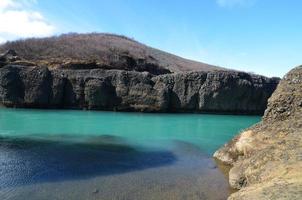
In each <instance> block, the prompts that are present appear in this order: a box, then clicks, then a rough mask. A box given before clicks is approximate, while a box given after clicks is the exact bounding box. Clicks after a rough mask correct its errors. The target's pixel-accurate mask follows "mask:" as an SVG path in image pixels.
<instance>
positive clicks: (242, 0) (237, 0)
mask: <svg viewBox="0 0 302 200" xmlns="http://www.w3.org/2000/svg"><path fill="white" fill-rule="evenodd" d="M216 3H217V4H218V5H219V6H220V7H227V8H232V7H238V6H240V7H248V6H252V5H253V4H254V3H255V0H216Z"/></svg>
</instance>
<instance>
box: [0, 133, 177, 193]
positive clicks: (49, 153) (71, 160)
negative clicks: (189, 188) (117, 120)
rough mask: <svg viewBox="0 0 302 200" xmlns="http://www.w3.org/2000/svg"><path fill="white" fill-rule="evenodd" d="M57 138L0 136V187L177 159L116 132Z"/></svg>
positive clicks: (122, 170) (109, 172)
mask: <svg viewBox="0 0 302 200" xmlns="http://www.w3.org/2000/svg"><path fill="white" fill-rule="evenodd" d="M59 139H60V138H55V139H54V138H52V139H47V140H46V139H43V138H5V137H0V177H1V178H0V189H1V188H4V187H10V186H22V185H27V184H34V183H43V182H55V181H65V180H74V179H87V178H92V177H95V176H106V175H112V174H119V173H125V172H130V171H137V170H143V169H147V168H153V167H160V166H165V165H170V164H173V163H174V162H175V161H176V157H175V155H174V154H173V153H172V152H169V151H147V150H142V149H138V148H135V147H134V146H131V145H129V144H127V143H126V142H125V141H123V138H119V137H115V136H101V137H93V138H90V139H88V140H85V142H83V141H82V142H79V141H78V142H66V141H65V142H60V140H59Z"/></svg>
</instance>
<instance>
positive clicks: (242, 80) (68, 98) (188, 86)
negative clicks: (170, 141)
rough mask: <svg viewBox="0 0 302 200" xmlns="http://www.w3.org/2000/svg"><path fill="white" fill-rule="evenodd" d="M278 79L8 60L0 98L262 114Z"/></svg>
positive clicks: (0, 76) (20, 103) (41, 104)
mask: <svg viewBox="0 0 302 200" xmlns="http://www.w3.org/2000/svg"><path fill="white" fill-rule="evenodd" d="M278 81H279V80H278V79H274V78H272V79H269V78H266V77H262V76H256V75H250V74H247V73H242V72H233V71H214V72H181V73H173V74H164V75H158V76H156V75H152V74H150V73H148V72H135V71H125V70H104V69H89V70H85V69H78V70H75V69H61V68H60V69H52V70H49V69H48V68H47V67H35V66H17V65H6V66H4V67H2V68H0V100H1V104H3V105H5V106H9V107H38V108H80V109H99V110H121V111H123V110H124V111H147V112H219V113H245V114H260V113H263V111H264V110H265V108H266V104H267V99H268V98H269V97H270V96H271V94H272V92H273V91H274V90H275V88H276V86H277V84H278Z"/></svg>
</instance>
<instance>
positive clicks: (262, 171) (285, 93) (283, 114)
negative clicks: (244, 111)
mask: <svg viewBox="0 0 302 200" xmlns="http://www.w3.org/2000/svg"><path fill="white" fill-rule="evenodd" d="M214 157H216V158H217V159H218V160H220V161H222V162H224V163H226V164H230V165H232V168H231V170H230V172H229V182H230V185H231V186H232V187H234V188H237V189H240V190H239V192H236V193H234V194H233V195H231V196H230V197H229V199H231V200H235V199H238V200H239V199H240V200H242V199H290V200H294V199H297V200H298V199H302V172H301V166H302V66H300V67H297V68H295V69H293V70H292V71H290V72H289V73H288V74H287V75H286V76H285V77H284V78H283V79H282V81H281V82H280V84H279V85H278V87H277V89H276V91H275V92H274V93H273V95H272V97H271V98H270V99H269V101H268V108H267V109H266V111H265V114H264V117H263V120H262V122H260V123H259V124H257V125H255V126H254V127H251V128H249V129H247V130H245V131H244V132H242V133H241V134H240V135H238V136H236V137H235V138H234V139H233V140H232V141H230V142H229V143H228V144H226V145H225V146H224V147H222V148H221V149H219V150H218V151H217V152H215V154H214Z"/></svg>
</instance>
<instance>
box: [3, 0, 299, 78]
mask: <svg viewBox="0 0 302 200" xmlns="http://www.w3.org/2000/svg"><path fill="white" fill-rule="evenodd" d="M1 1H3V2H4V3H2V4H3V5H2V8H1ZM1 1H0V41H2V42H3V41H6V40H12V39H16V38H24V37H40V36H47V35H53V34H60V33H66V32H110V33H117V34H123V35H126V36H129V37H131V38H134V39H136V40H138V41H140V42H142V43H145V44H147V45H149V46H152V47H155V48H158V49H162V50H165V51H168V52H171V53H174V54H176V55H179V56H182V57H185V58H190V59H194V60H199V61H203V62H206V63H210V64H215V65H219V66H223V67H228V68H234V69H239V70H244V71H248V72H255V73H258V74H263V75H267V76H283V75H284V74H285V73H286V72H287V71H289V70H290V69H291V68H293V67H294V66H297V65H299V64H302V56H301V53H302V12H301V10H302V1H300V0H287V1H285V0H283V1H282V0H280V1H276V0H200V1H196V0H191V1H190V0H182V1H180V0H148V1H147V0H82V1H80V0H64V1H63V0H19V1H16V0H1ZM5 2H6V4H5ZM8 11H15V14H16V13H18V12H19V13H20V12H22V13H23V14H24V13H25V15H24V16H23V17H21V16H20V20H21V22H20V20H19V21H18V18H17V17H12V18H14V20H15V21H14V24H18V23H19V24H20V26H18V27H22V30H17V29H18V28H12V27H11V26H8V25H7V27H6V24H8V22H7V21H9V20H7V19H8V17H7V16H10V15H7V16H6V20H5V21H4V20H2V23H1V15H3V16H4V17H2V19H4V18H5V15H4V14H7V12H8ZM26 14H27V15H26ZM24 18H26V20H24ZM22 19H23V20H22ZM5 23H6V24H5ZM1 26H2V28H1ZM4 26H5V28H3V27H4ZM14 29H16V30H14ZM20 29H21V28H20ZM14 31H15V32H14Z"/></svg>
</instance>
